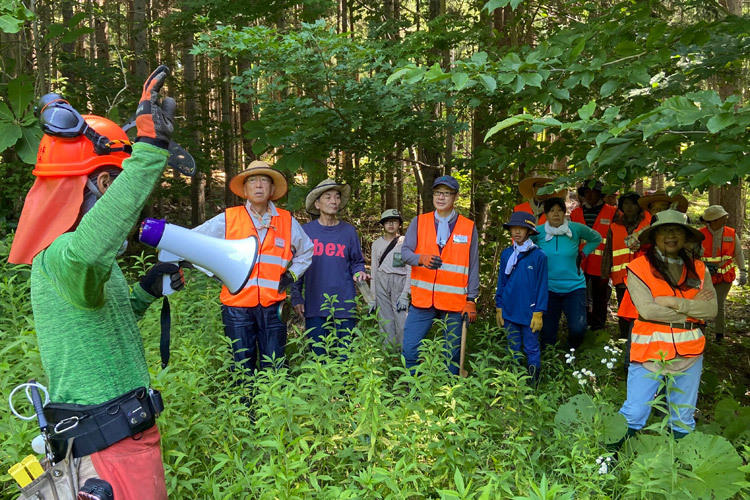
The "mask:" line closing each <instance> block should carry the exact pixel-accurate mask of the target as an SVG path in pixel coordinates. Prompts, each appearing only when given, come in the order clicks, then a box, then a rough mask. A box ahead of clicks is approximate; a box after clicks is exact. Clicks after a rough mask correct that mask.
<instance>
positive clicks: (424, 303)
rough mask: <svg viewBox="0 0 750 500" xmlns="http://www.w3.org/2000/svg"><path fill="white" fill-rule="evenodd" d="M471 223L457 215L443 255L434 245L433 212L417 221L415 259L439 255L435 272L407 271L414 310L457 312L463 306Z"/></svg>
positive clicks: (414, 267)
mask: <svg viewBox="0 0 750 500" xmlns="http://www.w3.org/2000/svg"><path fill="white" fill-rule="evenodd" d="M473 233H474V223H473V222H472V221H470V220H469V219H467V218H466V217H464V216H462V215H459V216H458V220H456V225H455V226H454V228H453V232H452V233H451V235H450V237H449V238H448V241H447V242H446V244H445V246H444V247H443V251H442V252H441V251H440V248H439V247H438V245H437V241H436V240H437V231H436V230H435V212H430V213H426V214H422V215H420V216H419V217H418V218H417V247H416V248H415V249H414V253H415V254H417V255H422V254H428V255H439V256H440V258H441V259H442V261H443V265H442V266H440V268H439V269H435V270H432V269H427V268H426V267H424V266H412V268H411V302H412V305H414V306H415V307H422V308H427V307H434V308H436V309H439V310H441V311H451V312H460V311H462V310H463V308H464V306H465V305H466V297H467V295H468V286H469V250H470V248H471V237H472V234H473Z"/></svg>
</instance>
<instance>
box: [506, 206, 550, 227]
mask: <svg viewBox="0 0 750 500" xmlns="http://www.w3.org/2000/svg"><path fill="white" fill-rule="evenodd" d="M513 211H514V212H528V213H530V214H531V215H534V212H533V211H532V210H531V203H529V202H528V201H525V202H523V203H519V204H518V205H516V206H515V207H513ZM545 222H547V215H546V214H545V213H544V212H542V213H541V214H539V220H537V221H536V225H537V226H538V225H540V224H544V223H545Z"/></svg>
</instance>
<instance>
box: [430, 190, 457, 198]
mask: <svg viewBox="0 0 750 500" xmlns="http://www.w3.org/2000/svg"><path fill="white" fill-rule="evenodd" d="M454 194H456V193H455V191H433V192H432V196H434V197H435V198H448V197H450V196H453V195H454Z"/></svg>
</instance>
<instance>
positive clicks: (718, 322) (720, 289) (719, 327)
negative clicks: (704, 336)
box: [714, 281, 732, 333]
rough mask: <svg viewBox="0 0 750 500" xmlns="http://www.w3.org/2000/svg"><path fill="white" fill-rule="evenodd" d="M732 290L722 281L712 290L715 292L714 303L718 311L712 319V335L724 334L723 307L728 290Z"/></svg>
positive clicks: (729, 284) (730, 285)
mask: <svg viewBox="0 0 750 500" xmlns="http://www.w3.org/2000/svg"><path fill="white" fill-rule="evenodd" d="M730 288H732V284H731V283H727V282H726V281H722V282H721V283H716V284H715V285H714V289H715V290H716V301H717V302H718V303H719V304H718V305H719V310H718V312H717V313H716V319H714V333H726V332H725V330H724V328H725V326H724V322H725V313H724V307H725V304H726V301H727V295H729V289H730Z"/></svg>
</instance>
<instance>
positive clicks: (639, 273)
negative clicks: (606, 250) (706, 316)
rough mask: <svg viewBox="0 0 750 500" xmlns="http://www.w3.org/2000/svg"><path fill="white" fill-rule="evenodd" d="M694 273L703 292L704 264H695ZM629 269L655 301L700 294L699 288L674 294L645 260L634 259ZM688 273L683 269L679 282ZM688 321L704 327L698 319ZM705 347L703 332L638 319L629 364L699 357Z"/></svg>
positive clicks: (635, 323) (674, 291) (697, 261)
mask: <svg viewBox="0 0 750 500" xmlns="http://www.w3.org/2000/svg"><path fill="white" fill-rule="evenodd" d="M694 263H695V271H696V273H697V274H698V275H699V276H700V278H701V288H703V278H704V276H705V272H706V267H705V265H704V264H703V262H701V261H699V260H696V261H694ZM628 269H629V270H630V272H631V273H633V274H634V275H635V276H636V277H638V278H640V279H641V281H643V282H644V283H645V284H646V286H648V288H649V290H650V291H651V295H652V296H653V297H665V296H666V297H680V298H685V299H692V298H693V297H695V296H696V294H697V293H698V292H699V291H700V289H699V288H690V289H688V290H685V291H682V290H674V289H673V288H672V287H671V286H669V284H668V283H667V282H666V281H665V280H663V279H661V278H658V277H657V276H655V275H654V273H653V272H652V271H651V264H650V263H649V262H648V259H647V258H646V256H641V257H638V258H637V259H635V260H634V261H633V262H631V263H630V264H629V265H628ZM686 272H687V271H686V269H684V268H683V270H682V276H681V277H680V282H683V281H684V280H685V274H686ZM685 321H687V322H692V323H704V322H703V321H701V320H699V319H695V318H690V317H688V318H687V319H686V320H685ZM705 345H706V338H705V337H704V336H703V332H702V331H701V329H700V328H694V329H691V330H685V329H682V328H672V327H669V326H668V325H662V324H658V323H651V322H649V321H648V320H643V319H641V318H636V320H635V322H634V323H633V333H632V338H631V345H630V360H631V361H635V362H639V363H643V362H645V361H649V360H653V359H657V360H658V359H662V357H663V358H664V359H665V360H670V359H674V358H675V356H677V355H680V356H686V357H692V356H699V355H701V354H702V353H703V350H704V348H705Z"/></svg>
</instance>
